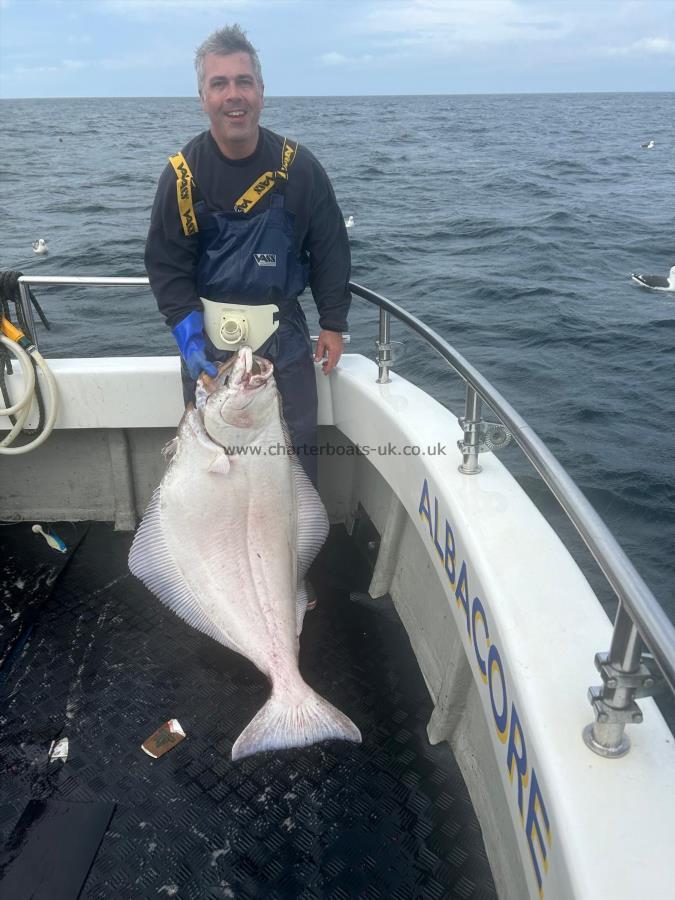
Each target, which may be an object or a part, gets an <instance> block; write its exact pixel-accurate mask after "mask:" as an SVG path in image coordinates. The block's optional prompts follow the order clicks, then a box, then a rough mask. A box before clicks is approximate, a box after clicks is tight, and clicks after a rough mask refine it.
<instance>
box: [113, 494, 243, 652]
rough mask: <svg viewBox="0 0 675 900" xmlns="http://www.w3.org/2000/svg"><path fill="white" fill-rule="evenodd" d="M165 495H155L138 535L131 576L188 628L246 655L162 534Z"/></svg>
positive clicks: (131, 557) (132, 548) (139, 527)
mask: <svg viewBox="0 0 675 900" xmlns="http://www.w3.org/2000/svg"><path fill="white" fill-rule="evenodd" d="M161 493H162V488H161V485H160V487H158V488H157V489H156V490H155V492H154V493H153V495H152V499H151V500H150V503H148V508H147V509H146V511H145V515H144V516H143V521H142V522H141V524H140V525H139V526H138V530H137V531H136V535H135V536H134V540H133V543H132V545H131V550H130V551H129V569H130V571H131V573H132V574H133V575H135V576H136V578H139V579H140V580H141V581H142V582H143V584H144V585H145V586H146V587H147V588H148V589H149V590H151V591H152V593H153V594H155V595H156V596H157V597H158V598H159V599H160V600H161V601H162V603H164V605H165V606H168V607H169V609H170V610H172V611H173V612H175V613H176V615H177V616H180V617H181V619H183V620H184V621H185V622H187V623H188V625H191V626H192V627H193V628H196V629H197V631H201V632H202V633H203V634H207V635H208V636H209V637H212V638H213V639H214V640H216V641H218V643H219V644H223V645H224V646H225V647H229V648H230V649H231V650H235V651H236V652H237V653H242V652H243V651H242V650H241V649H240V648H239V647H238V646H237V645H236V643H235V642H234V641H233V640H232V639H231V637H230V636H229V635H227V634H225V633H224V632H223V631H222V629H220V628H218V627H217V626H216V625H215V624H214V623H213V622H212V621H211V619H210V618H209V616H208V615H207V614H206V612H205V611H204V610H203V609H202V607H201V605H200V604H199V601H198V599H197V597H195V595H194V593H193V592H192V589H191V588H190V586H189V585H188V584H187V583H186V581H185V578H184V577H183V575H182V573H181V571H180V569H179V568H178V566H177V565H176V562H175V560H174V558H173V554H172V553H171V551H170V549H169V547H168V545H167V543H166V540H165V538H164V534H163V531H162V522H161Z"/></svg>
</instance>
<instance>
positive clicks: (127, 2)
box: [96, 0, 284, 18]
mask: <svg viewBox="0 0 675 900" xmlns="http://www.w3.org/2000/svg"><path fill="white" fill-rule="evenodd" d="M283 2H284V0H279V2H275V0H98V3H97V4H96V11H97V12H109V13H119V14H121V15H124V16H129V15H136V16H139V17H142V18H146V17H147V16H148V15H149V14H154V13H157V12H161V11H165V12H167V13H171V14H172V15H175V14H186V15H192V14H193V13H195V12H219V13H224V12H229V11H230V10H232V11H238V10H242V9H250V8H251V7H256V6H270V5H272V6H277V5H279V3H282V4H283Z"/></svg>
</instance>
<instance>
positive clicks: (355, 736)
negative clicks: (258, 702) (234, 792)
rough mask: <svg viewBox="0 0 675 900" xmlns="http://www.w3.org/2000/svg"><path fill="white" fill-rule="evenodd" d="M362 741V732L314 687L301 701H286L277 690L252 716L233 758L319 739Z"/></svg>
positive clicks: (305, 744) (233, 749) (300, 744)
mask: <svg viewBox="0 0 675 900" xmlns="http://www.w3.org/2000/svg"><path fill="white" fill-rule="evenodd" d="M328 740H340V741H355V742H356V743H357V744H360V743H361V732H360V731H359V729H358V728H357V727H356V725H355V724H354V723H353V722H352V720H351V719H350V718H349V717H348V716H346V715H345V714H344V713H342V712H340V710H339V709H337V708H336V707H335V706H333V705H332V704H331V703H329V702H328V701H327V700H324V698H323V697H320V696H319V694H317V693H316V692H315V691H313V690H312V689H311V688H310V689H309V693H308V695H307V697H306V698H305V700H304V701H303V702H302V703H301V704H300V705H299V706H297V705H291V704H289V703H288V702H285V701H284V699H283V697H276V696H275V695H274V692H272V696H271V697H270V699H269V700H268V701H267V703H266V704H265V705H264V706H263V707H262V709H260V710H259V711H258V712H257V713H256V715H255V716H254V717H253V718H252V719H251V721H250V722H249V723H248V725H247V726H246V728H244V730H243V731H242V733H241V734H240V735H239V737H238V738H237V740H236V741H235V742H234V746H233V747H232V759H233V760H237V759H244V757H246V756H252V755H253V754H254V753H260V752H262V751H263V750H286V749H289V748H291V747H307V746H309V745H310V744H317V743H319V741H328Z"/></svg>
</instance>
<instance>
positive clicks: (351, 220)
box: [345, 216, 354, 228]
mask: <svg viewBox="0 0 675 900" xmlns="http://www.w3.org/2000/svg"><path fill="white" fill-rule="evenodd" d="M353 227H354V216H347V218H346V219H345V228H353Z"/></svg>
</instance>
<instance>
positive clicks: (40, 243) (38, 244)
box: [33, 238, 49, 256]
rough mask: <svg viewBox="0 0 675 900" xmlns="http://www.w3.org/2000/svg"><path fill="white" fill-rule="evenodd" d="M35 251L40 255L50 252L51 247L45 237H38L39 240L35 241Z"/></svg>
mask: <svg viewBox="0 0 675 900" xmlns="http://www.w3.org/2000/svg"><path fill="white" fill-rule="evenodd" d="M33 253H37V255H38V256H46V255H47V254H48V253H49V247H48V246H47V241H46V240H45V239H44V238H38V239H37V241H33Z"/></svg>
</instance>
